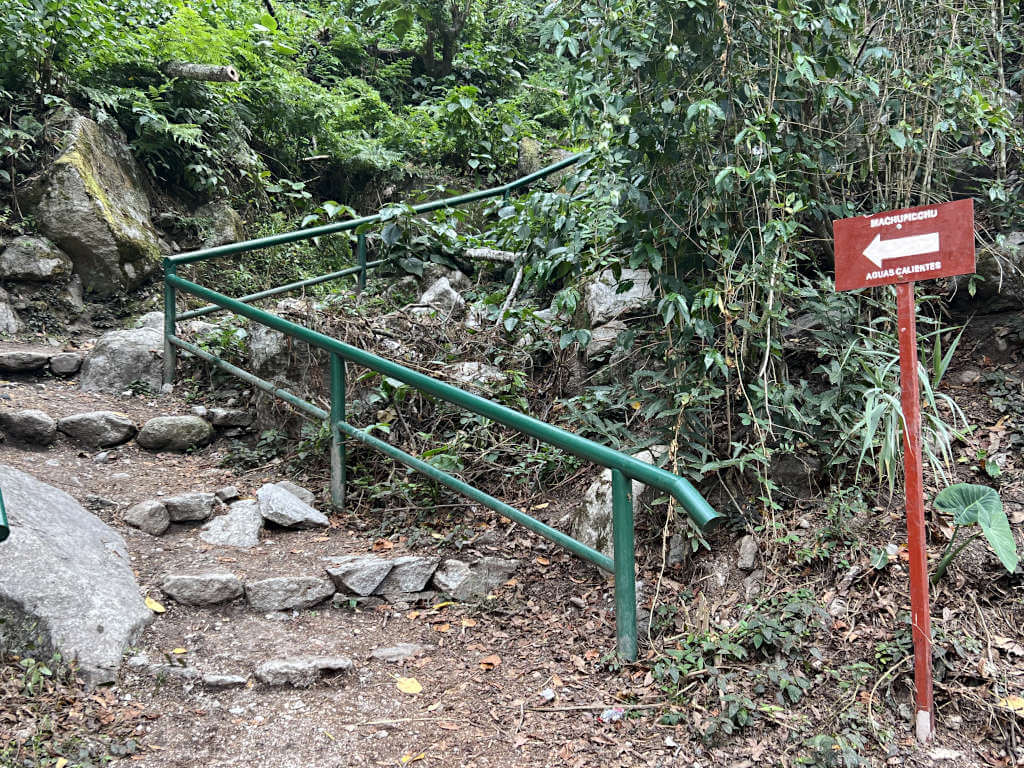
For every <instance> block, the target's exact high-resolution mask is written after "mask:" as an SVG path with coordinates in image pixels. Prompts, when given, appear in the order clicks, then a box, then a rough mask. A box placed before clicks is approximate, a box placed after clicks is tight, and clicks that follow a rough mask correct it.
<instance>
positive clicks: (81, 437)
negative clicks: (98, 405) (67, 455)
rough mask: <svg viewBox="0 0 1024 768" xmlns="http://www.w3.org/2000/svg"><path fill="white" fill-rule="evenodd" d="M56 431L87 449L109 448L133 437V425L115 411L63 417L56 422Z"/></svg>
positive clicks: (124, 416) (123, 415) (128, 419)
mask: <svg viewBox="0 0 1024 768" xmlns="http://www.w3.org/2000/svg"><path fill="white" fill-rule="evenodd" d="M57 429H59V430H60V431H61V432H63V433H64V434H65V435H67V436H68V437H70V438H71V439H72V440H75V441H76V442H79V443H81V444H82V445H85V446H87V447H89V448H109V447H111V446H113V445H120V444H121V443H124V442H126V441H128V440H131V439H132V438H133V437H135V431H136V430H135V424H134V422H133V421H132V420H131V419H130V418H129V417H128V416H126V415H125V414H123V413H117V412H116V411H90V412H88V413H76V414H74V415H73V416H65V417H64V418H63V419H59V420H58V421H57Z"/></svg>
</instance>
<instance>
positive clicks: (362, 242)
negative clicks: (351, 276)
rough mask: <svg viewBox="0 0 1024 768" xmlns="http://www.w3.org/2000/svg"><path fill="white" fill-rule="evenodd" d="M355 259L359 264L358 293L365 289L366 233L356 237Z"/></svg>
mask: <svg viewBox="0 0 1024 768" xmlns="http://www.w3.org/2000/svg"><path fill="white" fill-rule="evenodd" d="M356 259H358V262H359V288H358V291H359V293H362V292H363V289H364V288H366V233H365V232H360V233H359V234H358V235H356Z"/></svg>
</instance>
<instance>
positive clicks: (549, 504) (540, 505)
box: [530, 501, 551, 509]
mask: <svg viewBox="0 0 1024 768" xmlns="http://www.w3.org/2000/svg"><path fill="white" fill-rule="evenodd" d="M550 506H551V502H548V501H545V502H544V503H543V504H534V505H533V506H532V507H530V509H547V508H548V507H550Z"/></svg>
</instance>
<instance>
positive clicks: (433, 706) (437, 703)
mask: <svg viewBox="0 0 1024 768" xmlns="http://www.w3.org/2000/svg"><path fill="white" fill-rule="evenodd" d="M443 706H444V703H443V702H440V701H435V702H434V703H433V704H431V705H430V706H429V707H427V712H436V711H437V710H439V709H440V708H441V707H443Z"/></svg>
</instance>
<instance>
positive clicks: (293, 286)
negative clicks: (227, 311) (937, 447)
mask: <svg viewBox="0 0 1024 768" xmlns="http://www.w3.org/2000/svg"><path fill="white" fill-rule="evenodd" d="M365 260H366V252H365V250H364V251H363V261H365ZM383 263H384V259H377V260H376V261H371V262H370V263H369V264H364V263H362V262H360V265H361V266H358V267H349V268H348V269H342V270H340V271H339V272H331V273H329V274H326V275H318V276H317V277H309V278H306V279H305V280H298V281H296V282H294V283H288V285H282V286H279V287H278V288H270V289H268V290H266V291H260V292H259V293H250V294H249V295H248V296H243V297H242V298H240V299H239V301H244V302H245V303H246V304H248V303H249V302H251V301H256V300H257V299H265V298H267V297H268V296H277V295H278V294H279V293H287V292H288V291H294V290H297V289H299V288H306V287H308V286H310V285H318V284H320V283H326V282H328V281H329V280H337V279H338V278H339V277H345V276H346V275H359V279H360V281H361V282H362V284H363V286H364V287H365V285H366V277H365V275H366V270H367V269H372V268H373V267H379V266H380V265H381V264H383ZM222 311H223V310H222V309H221V308H220V307H218V306H217V305H216V304H210V305H208V306H205V307H201V308H199V309H193V310H190V311H188V312H182V313H181V314H180V315H178V320H179V322H180V321H181V320H191V319H192V318H194V317H202V316H203V315H209V314H212V313H214V312H222Z"/></svg>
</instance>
